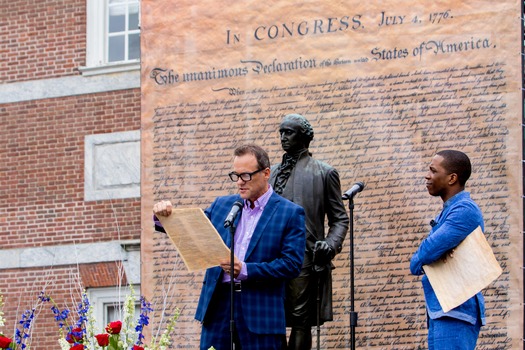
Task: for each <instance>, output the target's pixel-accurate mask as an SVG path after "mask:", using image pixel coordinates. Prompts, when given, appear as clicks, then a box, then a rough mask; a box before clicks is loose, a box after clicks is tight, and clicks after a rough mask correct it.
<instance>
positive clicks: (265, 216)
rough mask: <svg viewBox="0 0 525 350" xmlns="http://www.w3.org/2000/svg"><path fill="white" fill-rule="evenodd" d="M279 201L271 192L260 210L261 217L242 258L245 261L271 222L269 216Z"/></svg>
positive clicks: (271, 215) (270, 216)
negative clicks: (264, 205) (262, 209)
mask: <svg viewBox="0 0 525 350" xmlns="http://www.w3.org/2000/svg"><path fill="white" fill-rule="evenodd" d="M279 201H280V199H279V196H278V195H277V194H276V193H273V194H272V196H271V197H270V199H269V200H268V203H266V207H265V208H264V211H263V212H262V215H261V218H260V219H259V221H258V222H257V226H256V227H255V231H254V232H253V235H252V239H251V240H250V245H249V246H248V251H247V252H246V256H245V258H244V260H245V261H246V260H248V258H249V257H250V255H251V253H252V252H253V250H254V249H255V247H256V246H257V243H258V242H259V240H260V239H261V236H262V234H263V232H264V231H265V230H266V227H267V226H268V224H269V223H270V222H271V218H272V217H273V214H274V213H275V211H276V210H277V207H278V204H279Z"/></svg>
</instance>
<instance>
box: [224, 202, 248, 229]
mask: <svg viewBox="0 0 525 350" xmlns="http://www.w3.org/2000/svg"><path fill="white" fill-rule="evenodd" d="M242 206H243V203H242V201H241V200H238V201H236V202H235V203H233V207H232V209H231V210H230V213H229V214H228V216H227V217H226V220H224V227H225V228H226V227H230V226H232V225H233V222H234V221H235V218H236V217H237V215H239V211H240V210H241V209H242Z"/></svg>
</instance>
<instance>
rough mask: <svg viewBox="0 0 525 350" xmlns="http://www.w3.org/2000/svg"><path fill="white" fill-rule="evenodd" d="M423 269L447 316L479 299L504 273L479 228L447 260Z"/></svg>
mask: <svg viewBox="0 0 525 350" xmlns="http://www.w3.org/2000/svg"><path fill="white" fill-rule="evenodd" d="M423 269H424V270H425V273H426V274H427V276H428V279H429V281H430V284H431V285H432V288H434V291H435V292H436V296H437V298H438V300H439V303H440V304H441V307H442V308H443V311H444V312H448V311H450V310H452V309H453V308H455V307H456V306H458V305H460V304H462V303H463V302H465V301H466V300H468V299H470V298H471V297H473V296H474V295H476V293H478V292H479V291H481V290H482V289H484V288H485V287H487V286H488V285H489V284H490V283H492V282H493V281H494V280H495V279H496V278H498V276H499V275H501V273H502V272H503V270H502V269H501V267H500V265H499V263H498V261H497V260H496V257H495V256H494V253H493V252H492V249H491V248H490V245H489V244H488V242H487V240H486V239H485V236H484V235H483V231H481V228H480V227H479V226H478V228H476V229H475V230H474V231H472V233H470V234H469V235H468V236H467V238H465V239H464V240H463V242H461V244H460V245H458V246H457V247H456V248H455V249H454V251H453V253H452V254H450V255H447V256H446V259H441V260H438V261H436V262H434V263H432V264H430V265H425V266H423Z"/></svg>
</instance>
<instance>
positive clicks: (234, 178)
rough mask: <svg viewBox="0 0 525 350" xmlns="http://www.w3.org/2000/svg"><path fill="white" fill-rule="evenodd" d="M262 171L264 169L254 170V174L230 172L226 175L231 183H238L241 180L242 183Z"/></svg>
mask: <svg viewBox="0 0 525 350" xmlns="http://www.w3.org/2000/svg"><path fill="white" fill-rule="evenodd" d="M264 169H266V168H262V169H259V170H255V171H254V172H251V173H240V174H237V173H236V172H235V171H232V172H231V173H229V174H228V176H229V177H230V180H232V181H233V182H237V181H239V179H241V180H242V181H244V182H248V181H250V180H251V179H252V176H253V175H255V174H257V173H259V172H261V171H263V170H264Z"/></svg>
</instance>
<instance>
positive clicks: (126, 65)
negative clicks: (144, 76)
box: [79, 0, 140, 76]
mask: <svg viewBox="0 0 525 350" xmlns="http://www.w3.org/2000/svg"><path fill="white" fill-rule="evenodd" d="M139 6H140V1H139ZM107 11H108V0H87V1H86V66H85V67H79V70H80V71H81V72H82V74H83V75H88V76H89V75H96V74H109V73H116V72H126V71H132V70H140V59H136V60H129V61H123V62H115V63H113V62H107V61H106V57H107V52H106V47H107V22H108V18H107V17H108V12H107ZM139 23H140V11H139ZM139 27H140V24H139Z"/></svg>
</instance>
